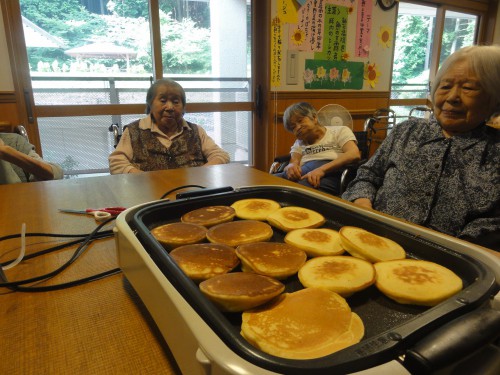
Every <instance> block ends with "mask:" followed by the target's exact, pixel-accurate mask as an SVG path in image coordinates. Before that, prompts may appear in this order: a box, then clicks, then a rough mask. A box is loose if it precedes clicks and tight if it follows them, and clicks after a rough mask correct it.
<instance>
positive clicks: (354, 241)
mask: <svg viewBox="0 0 500 375" xmlns="http://www.w3.org/2000/svg"><path fill="white" fill-rule="evenodd" d="M339 233H340V241H341V243H342V247H343V248H344V249H346V250H347V252H348V253H349V254H351V255H352V256H354V257H356V258H361V259H365V260H367V261H369V262H372V263H376V262H384V261H388V260H394V259H404V258H406V252H405V250H404V249H403V248H402V247H401V246H400V245H399V244H398V243H396V242H394V241H393V240H391V239H389V238H387V237H382V236H378V235H376V234H375V233H371V232H369V231H367V230H364V229H361V228H358V227H350V226H345V227H342V228H340V230H339Z"/></svg>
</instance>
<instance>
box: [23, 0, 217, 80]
mask: <svg viewBox="0 0 500 375" xmlns="http://www.w3.org/2000/svg"><path fill="white" fill-rule="evenodd" d="M182 3H183V2H182V1H180V2H179V1H163V2H160V4H161V9H160V28H161V36H162V41H161V43H162V46H163V48H162V49H163V57H162V59H163V65H164V71H165V72H167V73H171V74H207V73H210V71H211V48H210V29H209V28H207V27H201V26H198V25H199V24H203V25H206V24H209V18H210V17H209V10H208V6H207V4H204V6H205V7H204V8H203V9H201V10H200V11H198V12H193V11H192V12H191V13H192V14H193V15H194V16H195V17H193V18H196V19H197V20H198V22H195V21H194V20H193V18H186V17H183V14H184V13H183V12H184V11H185V10H184V9H179V4H181V5H182ZM20 4H21V12H22V14H23V16H25V17H26V18H27V19H29V20H30V21H31V22H33V23H35V24H36V25H37V26H39V27H41V28H42V29H44V30H45V31H47V32H49V33H50V34H52V35H54V36H57V37H59V38H61V39H62V40H64V41H65V43H66V47H65V48H64V49H62V48H59V49H58V48H32V49H30V51H29V53H28V58H29V64H30V68H31V71H46V72H51V71H63V72H64V71H69V70H70V66H71V64H72V63H73V66H74V63H75V59H74V58H72V57H70V56H68V55H66V54H65V53H64V50H67V49H70V48H73V47H78V46H81V45H82V44H85V43H89V44H90V43H96V42H112V43H114V44H116V45H118V46H124V47H128V48H131V49H133V50H134V51H136V52H137V58H135V59H132V60H130V69H129V72H130V73H151V72H152V71H153V66H152V59H151V44H150V30H149V21H148V19H149V16H148V6H149V5H148V1H147V0H127V1H109V2H108V3H107V8H108V13H109V14H107V15H98V14H95V13H90V12H89V11H87V9H86V8H85V7H84V6H82V5H81V3H80V1H79V0H21V1H20ZM174 5H177V7H175V6H174ZM198 7H199V5H198ZM181 8H182V7H181ZM195 10H196V9H195ZM181 11H182V12H181ZM175 17H177V18H179V19H180V20H178V19H176V18H175ZM82 42H83V43H82ZM90 67H92V69H93V71H102V70H104V71H110V70H112V71H117V70H119V71H125V70H126V61H125V60H115V59H102V58H101V59H91V58H87V59H85V61H84V62H83V63H82V65H81V66H79V67H78V69H79V70H80V71H87V70H86V69H90Z"/></svg>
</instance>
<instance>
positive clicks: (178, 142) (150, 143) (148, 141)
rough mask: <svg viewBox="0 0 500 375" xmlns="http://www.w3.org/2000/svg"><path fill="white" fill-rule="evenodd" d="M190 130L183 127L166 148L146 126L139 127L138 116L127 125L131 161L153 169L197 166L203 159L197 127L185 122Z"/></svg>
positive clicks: (143, 168)
mask: <svg viewBox="0 0 500 375" xmlns="http://www.w3.org/2000/svg"><path fill="white" fill-rule="evenodd" d="M187 124H188V126H189V127H190V128H191V131H188V130H186V129H184V130H183V132H182V134H181V135H179V136H177V137H175V139H174V140H173V141H172V145H171V146H170V148H166V147H165V146H163V145H162V144H161V143H160V141H159V140H158V139H157V138H156V136H155V135H154V134H153V133H151V130H150V129H146V130H144V129H140V128H139V120H137V121H134V122H133V123H131V124H130V125H128V131H129V134H130V141H131V143H132V150H133V151H134V156H133V157H132V163H134V164H135V165H136V166H137V167H138V168H139V169H140V170H142V171H157V170H161V169H175V168H187V167H198V166H201V165H203V164H205V163H206V162H207V160H206V159H205V157H204V156H203V152H202V150H201V139H200V135H199V133H198V127H197V125H195V124H192V123H190V122H188V123H187Z"/></svg>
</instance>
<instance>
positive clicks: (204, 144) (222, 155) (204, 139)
mask: <svg viewBox="0 0 500 375" xmlns="http://www.w3.org/2000/svg"><path fill="white" fill-rule="evenodd" d="M198 133H199V135H200V140H201V150H202V152H203V155H204V156H205V158H206V159H207V162H206V163H205V164H204V165H216V164H227V163H229V154H228V153H227V152H226V151H224V150H223V149H222V148H220V147H219V146H218V145H217V143H215V142H214V140H213V139H212V138H210V136H209V135H208V134H207V132H206V131H205V129H203V128H202V127H201V126H198Z"/></svg>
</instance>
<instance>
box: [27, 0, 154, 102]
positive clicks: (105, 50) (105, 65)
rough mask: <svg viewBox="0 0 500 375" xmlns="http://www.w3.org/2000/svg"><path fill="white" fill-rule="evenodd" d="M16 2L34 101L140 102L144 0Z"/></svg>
mask: <svg viewBox="0 0 500 375" xmlns="http://www.w3.org/2000/svg"><path fill="white" fill-rule="evenodd" d="M124 3H126V4H128V5H124ZM20 5H21V13H22V21H23V30H24V36H25V41H26V49H27V55H28V61H29V66H30V73H31V77H32V81H33V91H34V92H33V95H34V99H35V105H42V104H43V105H61V104H88V105H92V104H119V103H121V104H123V103H141V102H143V101H144V97H145V94H144V93H143V92H144V89H145V88H146V89H147V87H148V86H149V81H150V77H151V76H152V65H153V64H152V59H151V43H150V27H149V16H148V4H147V1H133V2H113V1H101V2H100V3H99V4H97V3H96V2H88V1H87V2H86V3H85V4H84V5H86V6H84V5H82V4H81V2H80V1H79V0H45V1H43V3H41V2H38V1H32V0H21V1H20ZM97 5H99V6H97ZM134 92H135V93H137V94H138V95H134V94H133V93H134Z"/></svg>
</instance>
